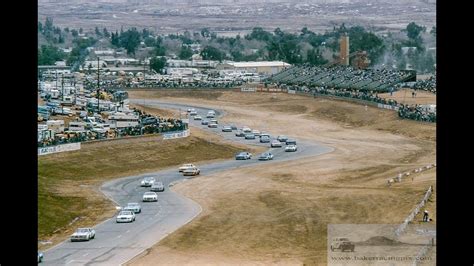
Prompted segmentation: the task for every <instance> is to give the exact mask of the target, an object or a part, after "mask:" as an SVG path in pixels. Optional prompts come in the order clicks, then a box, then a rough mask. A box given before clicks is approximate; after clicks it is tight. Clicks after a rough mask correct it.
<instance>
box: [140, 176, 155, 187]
mask: <svg viewBox="0 0 474 266" xmlns="http://www.w3.org/2000/svg"><path fill="white" fill-rule="evenodd" d="M154 183H155V178H154V177H145V178H143V180H142V182H141V186H142V187H151V186H153V184H154Z"/></svg>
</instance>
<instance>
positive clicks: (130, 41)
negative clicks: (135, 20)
mask: <svg viewBox="0 0 474 266" xmlns="http://www.w3.org/2000/svg"><path fill="white" fill-rule="evenodd" d="M139 44H140V33H139V32H138V31H137V29H136V28H132V29H129V30H127V31H125V32H124V33H122V34H120V37H119V45H120V46H121V47H123V48H125V49H126V50H127V54H133V55H135V51H136V49H137V47H138V45H139Z"/></svg>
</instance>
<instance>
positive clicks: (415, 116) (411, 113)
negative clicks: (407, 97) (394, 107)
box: [398, 104, 436, 122]
mask: <svg viewBox="0 0 474 266" xmlns="http://www.w3.org/2000/svg"><path fill="white" fill-rule="evenodd" d="M398 116H399V117H401V118H406V119H411V120H417V121H425V122H436V112H433V111H430V110H429V109H427V108H426V107H425V106H420V105H403V104H400V105H399V107H398Z"/></svg>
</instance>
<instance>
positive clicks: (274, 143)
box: [270, 140, 283, 148]
mask: <svg viewBox="0 0 474 266" xmlns="http://www.w3.org/2000/svg"><path fill="white" fill-rule="evenodd" d="M282 145H283V144H282V143H281V142H280V141H278V140H273V141H272V142H271V143H270V147H272V148H281V147H282Z"/></svg>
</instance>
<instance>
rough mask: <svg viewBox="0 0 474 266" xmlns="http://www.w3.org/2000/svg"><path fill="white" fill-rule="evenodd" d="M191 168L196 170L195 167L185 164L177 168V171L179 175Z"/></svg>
mask: <svg viewBox="0 0 474 266" xmlns="http://www.w3.org/2000/svg"><path fill="white" fill-rule="evenodd" d="M192 168H196V166H195V165H194V164H192V163H185V164H183V165H181V167H179V168H178V171H179V172H180V173H181V172H183V171H184V170H186V169H192Z"/></svg>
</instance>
